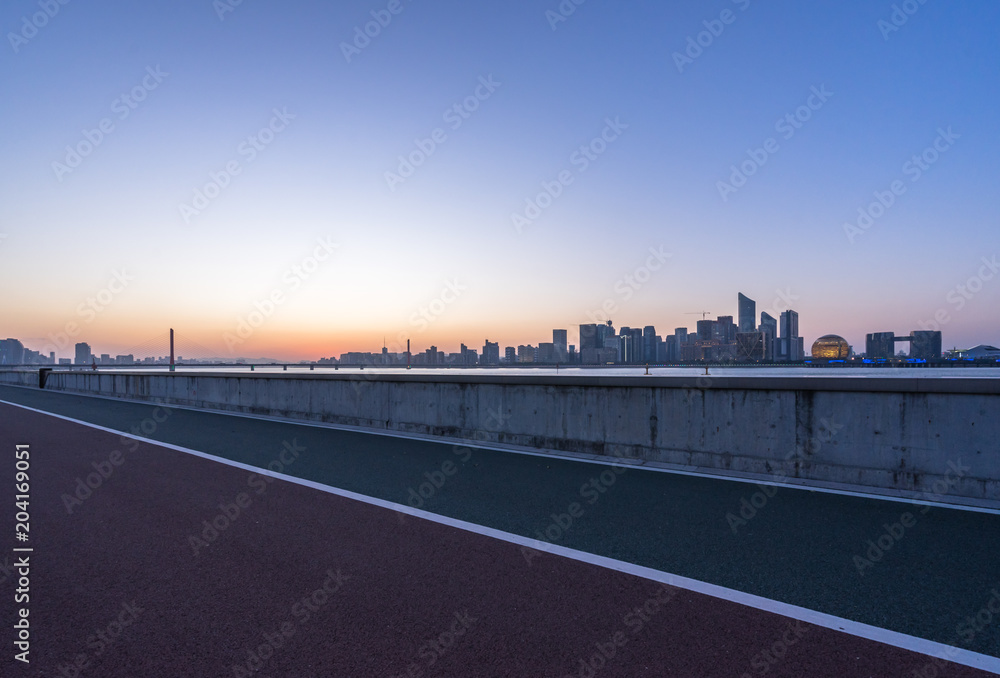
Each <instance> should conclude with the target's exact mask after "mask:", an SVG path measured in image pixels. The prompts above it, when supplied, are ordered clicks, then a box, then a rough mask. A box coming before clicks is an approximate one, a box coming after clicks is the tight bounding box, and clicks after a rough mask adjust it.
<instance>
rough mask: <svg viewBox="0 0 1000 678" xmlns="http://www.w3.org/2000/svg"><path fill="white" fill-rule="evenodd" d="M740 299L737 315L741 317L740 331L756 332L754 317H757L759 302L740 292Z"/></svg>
mask: <svg viewBox="0 0 1000 678" xmlns="http://www.w3.org/2000/svg"><path fill="white" fill-rule="evenodd" d="M737 299H738V301H737V303H738V306H739V308H738V312H737V317H738V318H739V331H740V332H756V331H757V328H756V327H755V326H754V319H755V318H756V317H757V302H756V301H754V300H753V299H751V298H750V297H748V296H746V295H745V294H743V293H742V292H740V294H739V297H738V298H737Z"/></svg>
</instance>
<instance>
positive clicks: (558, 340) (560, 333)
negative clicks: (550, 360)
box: [552, 330, 569, 363]
mask: <svg viewBox="0 0 1000 678" xmlns="http://www.w3.org/2000/svg"><path fill="white" fill-rule="evenodd" d="M552 343H553V344H554V345H555V347H556V362H558V363H565V362H566V361H567V360H568V359H569V352H568V351H567V349H566V330H552Z"/></svg>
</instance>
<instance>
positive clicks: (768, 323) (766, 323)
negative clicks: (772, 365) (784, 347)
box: [758, 311, 778, 361]
mask: <svg viewBox="0 0 1000 678" xmlns="http://www.w3.org/2000/svg"><path fill="white" fill-rule="evenodd" d="M758 329H759V330H760V332H761V333H762V334H763V335H764V360H768V361H771V360H774V359H775V354H776V351H777V344H778V321H777V319H775V318H774V317H773V316H771V315H770V314H768V313H767V312H765V311H761V313H760V327H759V328H758Z"/></svg>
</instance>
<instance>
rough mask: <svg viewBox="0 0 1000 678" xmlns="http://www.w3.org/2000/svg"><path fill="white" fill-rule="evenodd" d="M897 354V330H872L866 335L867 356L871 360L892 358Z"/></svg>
mask: <svg viewBox="0 0 1000 678" xmlns="http://www.w3.org/2000/svg"><path fill="white" fill-rule="evenodd" d="M895 355H896V334H895V332H872V333H870V334H866V335H865V357H866V358H868V359H869V360H891V359H892V358H894V357H895Z"/></svg>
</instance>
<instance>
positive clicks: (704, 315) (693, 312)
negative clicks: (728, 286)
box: [684, 311, 711, 320]
mask: <svg viewBox="0 0 1000 678" xmlns="http://www.w3.org/2000/svg"><path fill="white" fill-rule="evenodd" d="M709 313H711V311H688V312H686V313H685V314H684V315H700V316H701V319H702V320H705V318H706V316H708V314H709Z"/></svg>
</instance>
